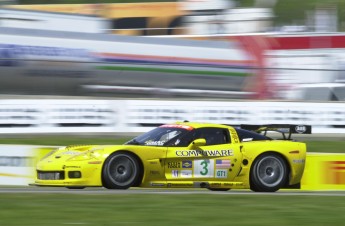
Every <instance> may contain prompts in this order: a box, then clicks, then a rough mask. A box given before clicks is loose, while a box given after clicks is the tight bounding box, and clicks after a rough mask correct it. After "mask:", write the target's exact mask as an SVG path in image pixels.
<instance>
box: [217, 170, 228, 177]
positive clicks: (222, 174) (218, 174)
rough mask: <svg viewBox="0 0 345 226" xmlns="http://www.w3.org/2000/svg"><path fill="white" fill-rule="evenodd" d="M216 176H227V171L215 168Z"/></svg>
mask: <svg viewBox="0 0 345 226" xmlns="http://www.w3.org/2000/svg"><path fill="white" fill-rule="evenodd" d="M215 177H216V178H227V177H228V171H227V170H225V169H216V174H215Z"/></svg>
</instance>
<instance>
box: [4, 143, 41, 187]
mask: <svg viewBox="0 0 345 226" xmlns="http://www.w3.org/2000/svg"><path fill="white" fill-rule="evenodd" d="M34 148H35V147H33V146H27V145H26V146H25V145H0V185H28V184H29V183H32V182H33V175H34V172H35V164H36V163H35V162H36V161H35V157H36V153H35V149H34Z"/></svg>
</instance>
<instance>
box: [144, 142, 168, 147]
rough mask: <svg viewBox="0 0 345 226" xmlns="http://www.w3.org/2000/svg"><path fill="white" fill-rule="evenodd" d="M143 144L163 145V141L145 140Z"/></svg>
mask: <svg viewBox="0 0 345 226" xmlns="http://www.w3.org/2000/svg"><path fill="white" fill-rule="evenodd" d="M145 145H149V146H163V145H164V142H163V141H146V142H145Z"/></svg>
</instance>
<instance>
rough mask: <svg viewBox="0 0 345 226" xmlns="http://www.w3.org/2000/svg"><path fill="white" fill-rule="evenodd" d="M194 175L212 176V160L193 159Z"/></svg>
mask: <svg viewBox="0 0 345 226" xmlns="http://www.w3.org/2000/svg"><path fill="white" fill-rule="evenodd" d="M194 177H214V160H213V159H202V160H195V161H194Z"/></svg>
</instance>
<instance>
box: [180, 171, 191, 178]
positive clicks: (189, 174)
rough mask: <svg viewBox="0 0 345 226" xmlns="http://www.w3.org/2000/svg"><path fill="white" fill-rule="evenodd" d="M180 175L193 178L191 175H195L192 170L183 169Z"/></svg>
mask: <svg viewBox="0 0 345 226" xmlns="http://www.w3.org/2000/svg"><path fill="white" fill-rule="evenodd" d="M180 177H181V178H191V177H193V172H192V170H181V174H180Z"/></svg>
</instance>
